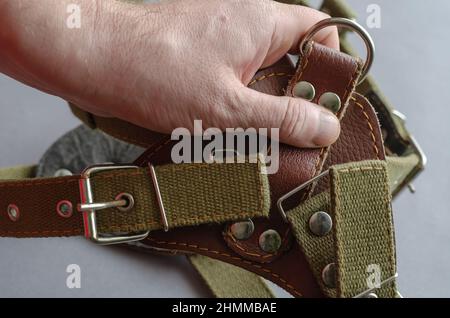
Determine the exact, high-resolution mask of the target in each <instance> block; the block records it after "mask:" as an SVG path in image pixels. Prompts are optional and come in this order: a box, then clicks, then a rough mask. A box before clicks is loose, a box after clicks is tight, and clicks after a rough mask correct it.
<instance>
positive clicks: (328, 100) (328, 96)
mask: <svg viewBox="0 0 450 318" xmlns="http://www.w3.org/2000/svg"><path fill="white" fill-rule="evenodd" d="M319 105H321V106H323V107H325V108H327V109H329V110H331V111H332V112H333V113H337V112H338V111H339V109H341V99H340V98H339V96H338V95H336V94H335V93H332V92H327V93H324V94H323V95H322V96H320V98H319Z"/></svg>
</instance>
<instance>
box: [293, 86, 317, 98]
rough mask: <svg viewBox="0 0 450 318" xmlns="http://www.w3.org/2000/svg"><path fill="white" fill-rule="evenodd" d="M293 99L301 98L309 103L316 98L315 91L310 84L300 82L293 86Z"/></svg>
mask: <svg viewBox="0 0 450 318" xmlns="http://www.w3.org/2000/svg"><path fill="white" fill-rule="evenodd" d="M292 92H293V94H294V96H295V97H301V98H304V99H306V100H308V101H311V100H313V99H314V97H315V96H316V89H315V88H314V86H313V85H312V84H311V83H310V82H306V81H302V82H298V83H297V84H295V86H294V89H293V91H292Z"/></svg>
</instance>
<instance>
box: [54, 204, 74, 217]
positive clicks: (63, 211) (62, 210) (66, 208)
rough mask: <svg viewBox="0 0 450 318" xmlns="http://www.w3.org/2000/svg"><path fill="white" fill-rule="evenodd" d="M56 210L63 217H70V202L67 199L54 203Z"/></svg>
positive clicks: (71, 209)
mask: <svg viewBox="0 0 450 318" xmlns="http://www.w3.org/2000/svg"><path fill="white" fill-rule="evenodd" d="M56 212H57V213H58V214H59V216H61V217H63V218H70V217H71V216H72V213H73V205H72V202H70V201H68V200H62V201H59V202H58V204H57V205H56Z"/></svg>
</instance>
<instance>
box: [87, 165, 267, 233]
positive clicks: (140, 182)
mask: <svg viewBox="0 0 450 318" xmlns="http://www.w3.org/2000/svg"><path fill="white" fill-rule="evenodd" d="M155 172H156V177H157V180H158V184H159V188H160V193H161V198H162V202H163V205H164V209H165V213H166V216H167V220H168V225H169V228H173V227H183V226H193V225H199V224H205V223H223V222H227V221H232V220H240V219H246V218H254V217H265V216H268V214H269V207H270V193H269V185H268V180H267V175H266V174H265V173H264V165H263V164H262V163H261V161H259V159H258V162H257V163H249V162H246V163H226V164H224V163H210V164H206V163H205V164H203V163H193V164H178V165H176V164H170V165H163V166H157V167H155ZM92 183H93V191H94V198H95V202H108V201H110V200H111V198H114V197H115V196H117V194H118V193H120V192H127V193H130V194H132V195H133V197H134V201H135V207H134V208H133V209H132V211H129V212H127V213H124V212H120V211H117V210H116V209H108V210H104V211H101V212H99V213H97V214H96V218H97V223H98V229H99V230H100V232H104V233H116V232H138V231H152V230H159V229H162V228H163V223H162V221H161V210H160V208H159V205H158V201H157V197H156V192H155V188H154V186H153V183H152V179H151V176H150V174H149V170H148V168H147V169H144V168H139V169H130V170H126V171H122V172H119V171H118V172H116V173H115V174H114V175H111V174H106V173H99V174H96V175H95V176H93V178H92Z"/></svg>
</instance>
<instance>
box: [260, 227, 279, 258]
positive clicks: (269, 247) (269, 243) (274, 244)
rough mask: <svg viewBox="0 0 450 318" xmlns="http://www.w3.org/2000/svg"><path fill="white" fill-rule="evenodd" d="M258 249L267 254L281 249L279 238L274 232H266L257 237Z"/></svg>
mask: <svg viewBox="0 0 450 318" xmlns="http://www.w3.org/2000/svg"><path fill="white" fill-rule="evenodd" d="M259 247H260V248H261V249H262V250H263V251H264V252H267V253H275V252H276V251H278V250H279V249H280V247H281V236H280V234H278V232H277V231H275V230H267V231H265V232H263V233H262V234H261V236H260V237H259Z"/></svg>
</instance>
